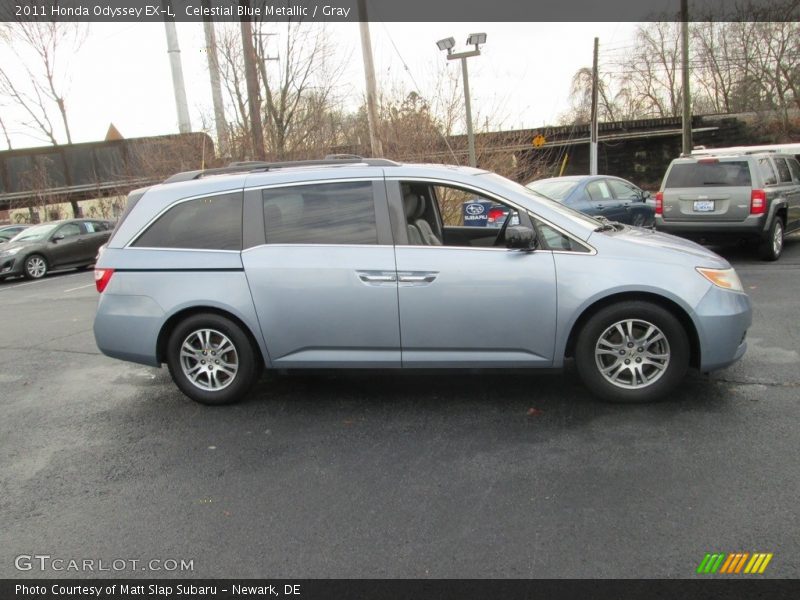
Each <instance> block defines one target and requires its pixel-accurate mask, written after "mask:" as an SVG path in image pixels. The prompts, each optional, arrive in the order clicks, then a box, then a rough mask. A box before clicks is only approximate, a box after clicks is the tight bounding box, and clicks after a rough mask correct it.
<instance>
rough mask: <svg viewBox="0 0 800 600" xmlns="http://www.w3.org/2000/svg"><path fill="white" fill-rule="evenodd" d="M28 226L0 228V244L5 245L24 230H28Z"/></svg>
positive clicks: (4, 226) (3, 226) (5, 226)
mask: <svg viewBox="0 0 800 600" xmlns="http://www.w3.org/2000/svg"><path fill="white" fill-rule="evenodd" d="M27 227H28V226H27V225H2V226H0V244H5V243H6V242H7V241H8V240H10V239H11V238H12V237H14V236H15V235H17V234H18V233H19V232H20V231H22V230H23V229H26V228H27Z"/></svg>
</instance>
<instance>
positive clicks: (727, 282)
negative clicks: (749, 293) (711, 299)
mask: <svg viewBox="0 0 800 600" xmlns="http://www.w3.org/2000/svg"><path fill="white" fill-rule="evenodd" d="M697 272H698V273H700V275H702V276H703V277H705V278H706V279H708V280H709V281H710V282H711V283H713V284H714V285H715V286H717V287H721V288H722V289H725V290H731V291H732V292H743V291H744V288H743V287H742V282H741V281H740V280H739V276H738V275H737V274H736V271H734V270H733V269H704V268H702V267H697Z"/></svg>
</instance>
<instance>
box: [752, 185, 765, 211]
mask: <svg viewBox="0 0 800 600" xmlns="http://www.w3.org/2000/svg"><path fill="white" fill-rule="evenodd" d="M765 210H767V193H766V192H765V191H764V190H753V191H752V192H750V214H751V215H763V214H764V211H765Z"/></svg>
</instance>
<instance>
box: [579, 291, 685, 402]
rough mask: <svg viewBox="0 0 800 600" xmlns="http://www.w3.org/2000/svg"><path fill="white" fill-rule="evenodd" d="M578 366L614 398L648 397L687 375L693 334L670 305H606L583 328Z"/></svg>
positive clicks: (595, 388) (596, 389)
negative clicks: (666, 306) (669, 309)
mask: <svg viewBox="0 0 800 600" xmlns="http://www.w3.org/2000/svg"><path fill="white" fill-rule="evenodd" d="M575 366H576V367H577V369H578V374H579V375H580V377H581V379H582V380H583V383H584V385H586V387H588V388H589V390H591V391H592V392H593V393H594V394H596V395H597V396H599V397H601V398H603V399H605V400H609V401H612V402H649V401H652V400H656V399H658V398H660V397H663V396H664V395H665V394H667V393H668V392H669V391H670V390H672V389H673V388H674V387H675V386H676V385H677V384H678V383H679V382H680V381H681V380H682V379H683V377H684V376H685V374H686V370H687V369H688V367H689V339H688V337H687V335H686V331H685V330H684V328H683V326H682V325H681V323H680V321H678V319H677V318H675V316H674V315H673V314H672V313H670V312H669V311H668V310H666V309H664V308H662V307H661V306H658V305H656V304H651V303H649V302H641V301H631V302H621V303H619V304H613V305H611V306H607V307H605V308H603V309H601V310H600V311H598V312H597V313H595V314H594V315H593V316H592V317H591V318H590V319H589V320H588V321H587V322H586V324H585V325H584V327H583V328H582V329H581V331H580V333H579V335H578V339H577V343H576V347H575Z"/></svg>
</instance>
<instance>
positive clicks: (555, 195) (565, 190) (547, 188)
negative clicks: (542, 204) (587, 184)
mask: <svg viewBox="0 0 800 600" xmlns="http://www.w3.org/2000/svg"><path fill="white" fill-rule="evenodd" d="M576 185H578V184H577V182H575V181H563V180H561V181H559V180H549V181H532V182H531V183H529V184H528V185H526V186H525V187H527V188H528V189H531V190H533V191H534V192H539V193H540V194H542V195H544V196H547V197H548V198H550V199H552V200H563V199H564V198H566V197H567V196H569V193H570V192H571V191H572V190H574V189H575V186H576Z"/></svg>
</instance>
